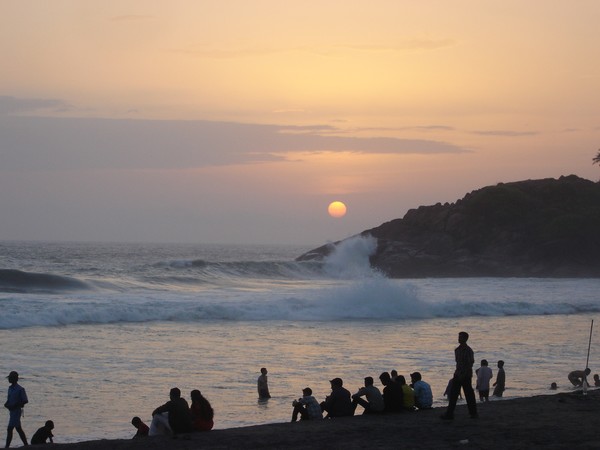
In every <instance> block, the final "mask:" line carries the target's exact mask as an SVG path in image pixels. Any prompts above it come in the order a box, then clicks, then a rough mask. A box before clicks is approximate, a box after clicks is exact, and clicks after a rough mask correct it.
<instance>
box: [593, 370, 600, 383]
mask: <svg viewBox="0 0 600 450" xmlns="http://www.w3.org/2000/svg"><path fill="white" fill-rule="evenodd" d="M594 386H600V376H598V374H597V373H596V374H594Z"/></svg>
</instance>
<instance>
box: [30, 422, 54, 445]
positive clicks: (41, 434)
mask: <svg viewBox="0 0 600 450" xmlns="http://www.w3.org/2000/svg"><path fill="white" fill-rule="evenodd" d="M53 429H54V422H52V421H51V420H46V423H45V424H44V426H43V427H41V428H38V430H37V431H36V432H35V433H34V434H33V436H32V438H31V445H38V444H45V443H46V441H47V440H50V443H51V444H53V443H54V441H53V440H52V438H53V437H54V435H53V434H52V430H53Z"/></svg>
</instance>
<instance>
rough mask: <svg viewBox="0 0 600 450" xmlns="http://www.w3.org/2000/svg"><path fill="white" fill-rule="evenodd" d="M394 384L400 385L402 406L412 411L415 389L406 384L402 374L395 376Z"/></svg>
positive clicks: (413, 408)
mask: <svg viewBox="0 0 600 450" xmlns="http://www.w3.org/2000/svg"><path fill="white" fill-rule="evenodd" d="M396 384H397V385H398V386H400V389H401V390H402V407H403V408H404V409H405V410H406V411H414V410H415V391H413V389H412V388H411V387H410V386H409V385H408V384H406V378H405V377H404V375H398V376H397V377H396Z"/></svg>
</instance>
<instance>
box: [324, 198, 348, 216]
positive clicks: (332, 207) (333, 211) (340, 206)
mask: <svg viewBox="0 0 600 450" xmlns="http://www.w3.org/2000/svg"><path fill="white" fill-rule="evenodd" d="M346 211H347V208H346V205H344V203H342V202H339V201H335V202H331V203H330V204H329V206H328V207H327V212H328V213H329V215H330V216H331V217H344V216H345V215H346Z"/></svg>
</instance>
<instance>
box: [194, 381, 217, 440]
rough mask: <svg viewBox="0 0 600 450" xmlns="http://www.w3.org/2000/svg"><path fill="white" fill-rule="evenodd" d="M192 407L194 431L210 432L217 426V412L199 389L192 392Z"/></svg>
mask: <svg viewBox="0 0 600 450" xmlns="http://www.w3.org/2000/svg"><path fill="white" fill-rule="evenodd" d="M190 397H191V399H192V405H191V406H190V414H191V415H192V428H193V429H194V431H210V430H212V428H213V426H214V425H215V423H214V421H213V419H214V416H215V412H214V410H213V409H212V406H210V402H209V401H208V400H207V399H206V398H205V397H204V396H203V395H202V393H201V392H200V391H199V390H198V389H194V390H193V391H192V392H190Z"/></svg>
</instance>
